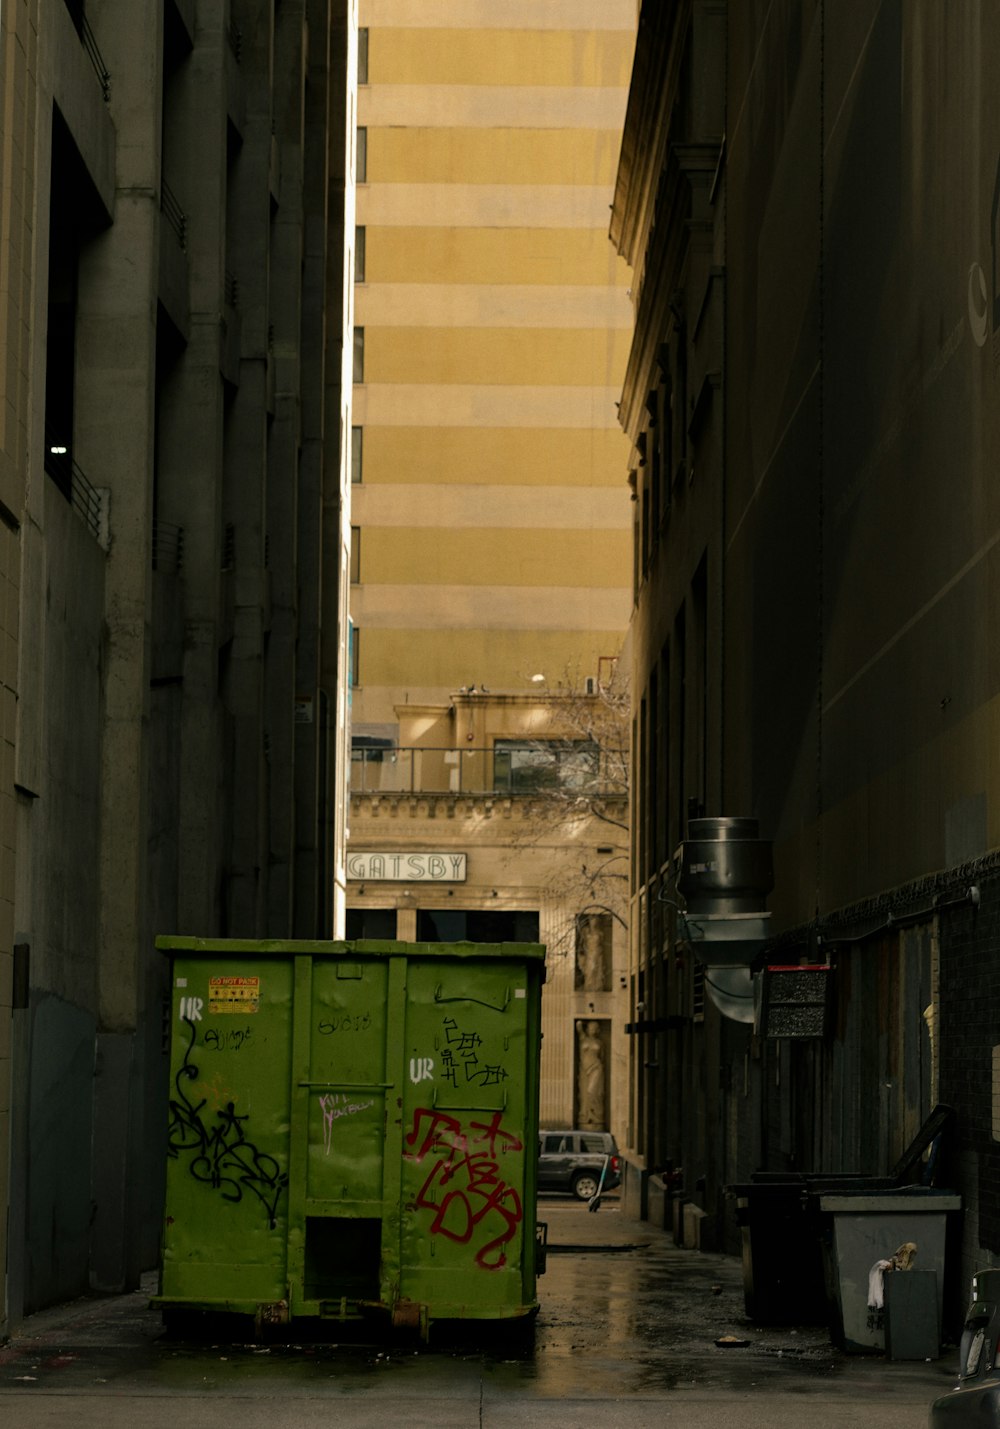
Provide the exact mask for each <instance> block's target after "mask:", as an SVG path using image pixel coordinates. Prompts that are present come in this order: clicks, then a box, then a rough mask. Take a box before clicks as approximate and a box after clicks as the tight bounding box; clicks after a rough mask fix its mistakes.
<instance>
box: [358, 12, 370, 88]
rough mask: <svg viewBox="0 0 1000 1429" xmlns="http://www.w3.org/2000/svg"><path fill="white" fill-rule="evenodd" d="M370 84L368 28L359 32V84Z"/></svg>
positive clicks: (362, 27) (363, 28) (363, 26)
mask: <svg viewBox="0 0 1000 1429" xmlns="http://www.w3.org/2000/svg"><path fill="white" fill-rule="evenodd" d="M367 83H368V26H367V25H362V26H361V27H360V28H359V30H358V84H367Z"/></svg>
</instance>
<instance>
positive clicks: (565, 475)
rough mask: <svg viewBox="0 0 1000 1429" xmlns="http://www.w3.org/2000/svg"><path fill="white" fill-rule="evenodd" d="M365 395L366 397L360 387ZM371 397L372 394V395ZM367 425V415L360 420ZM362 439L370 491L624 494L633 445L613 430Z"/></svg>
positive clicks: (429, 431) (495, 430)
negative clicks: (537, 489)
mask: <svg viewBox="0 0 1000 1429" xmlns="http://www.w3.org/2000/svg"><path fill="white" fill-rule="evenodd" d="M358 391H359V395H361V394H363V393H364V389H363V388H359V389H358ZM365 395H367V394H365ZM354 421H355V423H359V422H360V421H361V413H360V409H359V410H357V411H355V413H354ZM360 440H361V482H360V483H359V484H357V485H355V486H354V487H353V499H354V500H357V499H358V498H359V496H360V493H361V492H362V491H363V490H364V489H365V488H366V487H368V486H369V485H383V484H389V485H391V486H395V487H399V486H400V485H407V484H410V483H413V484H414V485H424V486H436V485H438V484H440V483H443V484H445V485H447V484H450V483H451V482H453V481H460V482H462V484H463V485H465V486H468V487H473V486H517V487H518V488H523V487H531V486H533V485H538V484H540V485H542V486H560V487H570V488H572V489H573V490H580V489H581V488H586V487H588V486H594V485H596V486H599V487H604V488H607V487H609V486H610V487H613V488H615V489H621V487H622V485H623V482H624V473H625V472H626V471H627V469H628V459H629V452H630V451H631V443H630V442H629V439H628V438H627V437H626V436H625V434H624V433H623V432H622V430H621V428H620V427H619V426H618V424H617V422H616V423H615V424H614V425H613V426H612V427H605V428H597V429H594V428H583V429H566V428H563V429H558V428H557V429H555V430H553V429H549V428H545V427H534V428H529V429H519V428H516V427H506V428H502V427H483V426H477V427H473V426H467V427H441V426H435V427H407V426H397V427H380V426H367V427H365V428H364V429H363V430H362V432H361V436H360Z"/></svg>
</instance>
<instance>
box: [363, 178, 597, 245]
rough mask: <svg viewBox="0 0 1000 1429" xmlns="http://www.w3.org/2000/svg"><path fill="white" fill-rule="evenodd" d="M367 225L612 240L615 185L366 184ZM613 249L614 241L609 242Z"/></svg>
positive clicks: (365, 207)
mask: <svg viewBox="0 0 1000 1429" xmlns="http://www.w3.org/2000/svg"><path fill="white" fill-rule="evenodd" d="M356 201H357V221H358V223H359V224H362V225H379V224H381V225H384V226H386V227H399V226H404V227H421V226H424V227H430V228H442V227H443V228H590V229H594V230H595V231H598V232H600V233H601V235H602V237H603V238H605V239H606V238H607V232H608V222H609V217H610V210H611V185H610V184H542V183H537V184H529V183H513V184H497V183H481V184H472V185H462V184H453V183H447V182H444V183H414V182H413V176H412V174H411V175H409V176H408V179H407V181H406V182H400V183H395V184H391V183H384V182H380V183H378V184H374V185H372V184H360V185H359V186H358V189H357V194H356ZM609 247H610V244H609Z"/></svg>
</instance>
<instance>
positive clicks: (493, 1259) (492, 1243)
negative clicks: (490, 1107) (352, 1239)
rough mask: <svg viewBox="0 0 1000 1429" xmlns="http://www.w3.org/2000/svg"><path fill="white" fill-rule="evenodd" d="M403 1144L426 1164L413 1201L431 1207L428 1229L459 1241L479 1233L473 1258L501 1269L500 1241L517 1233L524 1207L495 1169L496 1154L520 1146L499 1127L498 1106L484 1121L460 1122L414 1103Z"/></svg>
mask: <svg viewBox="0 0 1000 1429" xmlns="http://www.w3.org/2000/svg"><path fill="white" fill-rule="evenodd" d="M406 1145H407V1146H408V1147H410V1148H415V1149H411V1150H409V1151H407V1152H405V1153H404V1154H405V1156H406V1159H407V1160H408V1161H414V1162H416V1163H417V1165H429V1167H430V1169H429V1171H428V1175H427V1179H426V1180H425V1181H424V1183H423V1185H422V1186H421V1188H420V1191H419V1192H418V1194H417V1198H416V1201H415V1202H414V1204H415V1205H416V1206H418V1207H420V1208H421V1209H422V1210H430V1211H433V1212H434V1219H433V1220H432V1221H431V1225H430V1233H431V1235H443V1236H446V1237H447V1238H448V1239H449V1240H453V1241H457V1242H458V1244H459V1245H470V1244H471V1243H472V1241H473V1238H474V1237H475V1239H476V1240H480V1239H482V1240H483V1241H484V1244H482V1245H480V1246H479V1249H478V1250H477V1251H476V1254H475V1263H476V1264H477V1265H479V1266H481V1267H482V1268H483V1270H500V1269H502V1268H503V1266H505V1265H506V1264H507V1253H506V1251H505V1250H504V1246H505V1245H507V1243H508V1242H509V1241H511V1240H512V1239H513V1238H514V1236H515V1235H516V1234H517V1228H518V1226H519V1225H520V1224H521V1221H522V1218H523V1214H524V1213H523V1208H522V1206H521V1198H520V1196H519V1195H518V1194H517V1191H516V1190H515V1189H514V1187H513V1186H509V1185H508V1184H507V1182H506V1181H504V1180H503V1178H502V1177H501V1176H500V1174H499V1172H500V1163H499V1160H498V1157H499V1155H500V1154H502V1153H504V1152H508V1151H523V1150H524V1143H523V1142H522V1141H521V1139H520V1137H518V1136H516V1135H515V1134H514V1133H513V1132H511V1131H505V1130H504V1128H503V1124H502V1114H501V1113H500V1112H495V1113H494V1114H493V1117H492V1119H491V1120H490V1121H488V1122H485V1121H470V1122H469V1123H468V1126H467V1127H463V1125H462V1122H461V1121H460V1120H459V1119H458V1118H457V1117H455V1116H451V1115H449V1114H448V1113H447V1112H442V1111H434V1110H433V1109H431V1108H430V1107H417V1109H416V1110H415V1111H414V1113H413V1126H412V1127H411V1129H410V1130H409V1132H407V1135H406ZM477 1232H479V1234H478V1235H477V1234H476V1233H477ZM487 1236H490V1237H491V1239H489V1240H486V1239H485V1238H486V1237H487Z"/></svg>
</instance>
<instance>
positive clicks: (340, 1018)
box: [316, 1012, 372, 1037]
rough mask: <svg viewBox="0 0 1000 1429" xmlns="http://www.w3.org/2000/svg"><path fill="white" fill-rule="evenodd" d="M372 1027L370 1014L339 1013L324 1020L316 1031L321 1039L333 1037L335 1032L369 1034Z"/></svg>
mask: <svg viewBox="0 0 1000 1429" xmlns="http://www.w3.org/2000/svg"><path fill="white" fill-rule="evenodd" d="M371 1025H372V1015H371V1013H370V1012H337V1013H334V1014H333V1015H332V1016H330V1017H326V1018H324V1019H323V1021H322V1022H320V1023H319V1024H318V1026H317V1028H316V1030H317V1032H318V1033H319V1034H320V1036H321V1037H332V1036H333V1034H334V1033H335V1032H367V1031H368V1030H369V1028H370V1027H371Z"/></svg>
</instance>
